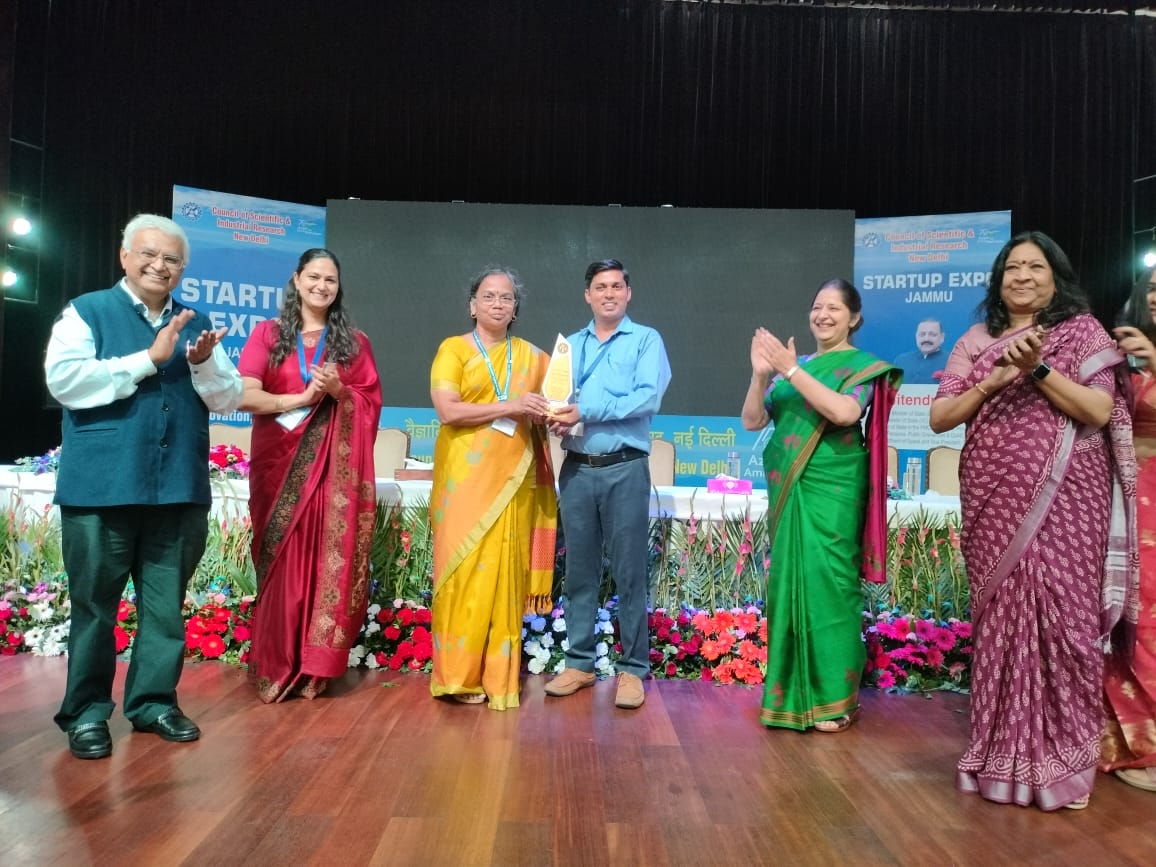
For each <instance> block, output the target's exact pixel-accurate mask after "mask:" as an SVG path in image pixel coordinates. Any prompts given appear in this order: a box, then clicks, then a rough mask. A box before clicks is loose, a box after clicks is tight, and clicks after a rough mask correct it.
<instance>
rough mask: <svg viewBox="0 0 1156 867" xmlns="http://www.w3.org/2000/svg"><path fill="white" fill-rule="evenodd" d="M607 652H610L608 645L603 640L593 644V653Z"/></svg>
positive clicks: (601, 654) (604, 654)
mask: <svg viewBox="0 0 1156 867" xmlns="http://www.w3.org/2000/svg"><path fill="white" fill-rule="evenodd" d="M609 652H610V645H609V644H607V643H606V642H605V641H599V642H598V643H597V644H595V645H594V655H595V656H606V654H608V653H609Z"/></svg>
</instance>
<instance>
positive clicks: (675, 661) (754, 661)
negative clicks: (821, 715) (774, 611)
mask: <svg viewBox="0 0 1156 867" xmlns="http://www.w3.org/2000/svg"><path fill="white" fill-rule="evenodd" d="M648 625H649V627H650V634H651V642H650V664H651V668H652V670H653V671H654V674H655V676H656V677H666V678H673V677H682V678H699V679H702V680H713V681H717V682H718V683H745V684H758V683H762V682H763V680H764V679H765V678H766V671H767V619H766V618H765V617H763V613H762V610H761V609H760V608H759V607H758V606H757V605H748V606H746V607H735V608H730V609H725V608H720V609H717V610H716V611H715V612H714V613H713V614H712V613H711V612H709V611H694V610H693V609H689V608H681V609H679V611H678V613H677V614H676V615H675V616H674V617H671V616H670V615H669V614H668V613H667V612H666V611H664V610H662V609H658V610H656V611H655V612H654V613H653V614H651V615H650V620H649V624H648Z"/></svg>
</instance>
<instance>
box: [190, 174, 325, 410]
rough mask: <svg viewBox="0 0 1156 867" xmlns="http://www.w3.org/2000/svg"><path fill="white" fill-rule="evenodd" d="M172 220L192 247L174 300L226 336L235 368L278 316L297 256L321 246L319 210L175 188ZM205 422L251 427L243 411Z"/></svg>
mask: <svg viewBox="0 0 1156 867" xmlns="http://www.w3.org/2000/svg"><path fill="white" fill-rule="evenodd" d="M173 220H175V221H176V222H177V224H178V225H180V226H181V228H183V229H184V230H185V232H186V233H187V234H188V236H189V247H190V255H189V264H188V266H187V267H186V268H185V273H184V276H183V277H182V278H181V283H180V286H178V287H177V289H176V290H175V295H176V298H177V300H179V301H180V302H181V303H183V304H188V305H189V306H190V307H195V308H196V309H197V310H199V311H201V312H202V313H204V314H206V315H207V316H208V317H209V318H210V319H211V320H212V321H213V325H214V327H216V328H227V329H228V333H227V334H226V335H225V338H224V340H222V341H221V344H222V346H223V347H224V348H225V351H226V352H227V353H228V354H229V357H230V358H232V359H233V361H234V362H236V361H237V359H238V358H239V357H240V355H241V347H243V346H244V345H245V340H246V339H248V337H249V335H250V334H251V333H252V331H253V328H254V327H255V326H256V325H257V324H258V323H259V322H263V321H264V320H266V319H272V318H273V317H275V316H276V315H277V310H278V309H279V308H280V306H281V300H282V298H283V296H284V292H285V284H286V283H287V282H288V280H289V276H290V275H291V274H292V273H293V270H294V269H295V268H296V267H297V260H298V259H299V258H300V256H301V254H302V253H303V252H305V251H306V250H308V249H309V248H310V247H324V246H325V208H322V207H317V206H315V205H298V204H294V203H292V202H278V201H274V200H272V199H258V198H254V197H252V196H240V195H235V194H233V193H221V192H215V191H213V190H200V189H196V188H193V187H181V186H174V187H173ZM211 420H212V421H214V422H228V423H230V424H239V425H245V424H249V423H250V418H249V413H246V412H234V413H230V414H229V415H227V416H220V415H217V414H215V413H214V414H213V415H212V418H211Z"/></svg>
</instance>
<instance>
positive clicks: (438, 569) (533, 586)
mask: <svg viewBox="0 0 1156 867" xmlns="http://www.w3.org/2000/svg"><path fill="white" fill-rule="evenodd" d="M521 300H522V286H521V282H520V281H519V280H518V277H517V274H515V273H514V272H513V271H510V270H509V269H507V268H487V269H486V270H484V271H482V272H481V274H479V275H478V276H477V277H476V278H475V279H474V281H473V282H472V283H471V285H470V302H469V304H470V315H471V316H472V317H473V319H474V322H475V327H474V329H473V331H472V332H468V333H466V334H462V335H459V336H457V337H450V338H447V339H446V340H444V341H442V344H441V346H440V347H438V352H437V356H436V357H435V358H434V362H433V367H432V369H431V371H430V398H431V399H432V401H433V405H434V408H435V409H436V410H437V414H438V419H439V421H441V429H440V430H439V431H438V438H437V443H436V444H435V446H434V478H433V488H432V490H431V491H430V522H431V525H432V528H433V543H434V564H433V565H434V574H433V585H434V586H433V605H432V608H433V624H432V631H433V641H434V644H433V647H434V652H433V675H432V676H431V678H430V691H431V692H432V693H433V695H434V696H450V697H452V698H453V699H454V700H455V701H458V702H461V703H463V704H482V703H483V702H487V703H488V704H489V707H490V709H491V710H506V709H508V708H514V707H517V706H518V691H519V679H518V675H519V672H520V670H521V667H522V615H523V613H545V612H546V611H549V610H550V588H551V584H552V583H553V579H554V554H555V551H554V538H555V529H556V526H557V514H558V506H557V500H556V497H555V493H554V473H553V472H552V470H551V469H550V450H549V444H548V442H547V439H546V429H545V426H544V424H543V423H542V422H544V420H545V414H546V409H547V404H546V399H545V398H544V397H542V395H541V394H539V393H538V392H539V391H540V389H541V387H542V378H543V376H544V375H545V373H546V363H547V360H548V359H547V357H546V355H545V354H544V353H542V352H541V351H540V350H539V349H538V348H537V347H535V346H533V345H532V344H530V343H528V342H526V341H525V340H520V339H518V338H516V337H513V338H512V337H510V336H509V334H508V329H509V327H510V323H511V322H513V321H514V319H515V318H516V317H517V313H518V309H519V307H520V305H521Z"/></svg>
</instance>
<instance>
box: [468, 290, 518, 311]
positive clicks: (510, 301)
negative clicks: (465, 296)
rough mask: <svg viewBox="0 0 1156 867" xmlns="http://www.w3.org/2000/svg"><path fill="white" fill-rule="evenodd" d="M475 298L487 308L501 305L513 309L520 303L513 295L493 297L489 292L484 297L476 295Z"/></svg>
mask: <svg viewBox="0 0 1156 867" xmlns="http://www.w3.org/2000/svg"><path fill="white" fill-rule="evenodd" d="M474 298H475V300H477V301H478V302H479V303H481V304H485V305H486V306H487V307H493V306H494V305H496V304H500V305H501V306H503V307H513V306H514V305H515V304H517V303H518V299H517V298H515V297H514V296H513V295H492V294H490V293H489V292H486V293H484V294H482V295H475V296H474Z"/></svg>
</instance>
